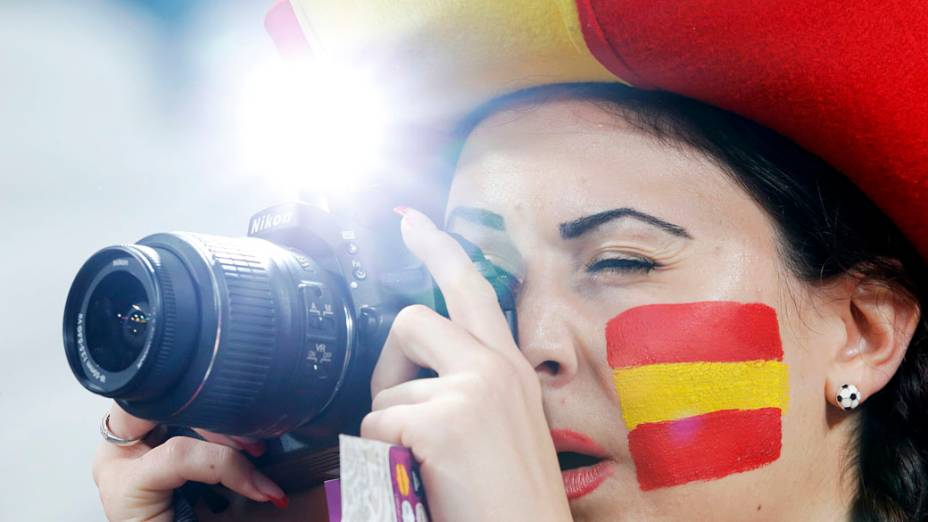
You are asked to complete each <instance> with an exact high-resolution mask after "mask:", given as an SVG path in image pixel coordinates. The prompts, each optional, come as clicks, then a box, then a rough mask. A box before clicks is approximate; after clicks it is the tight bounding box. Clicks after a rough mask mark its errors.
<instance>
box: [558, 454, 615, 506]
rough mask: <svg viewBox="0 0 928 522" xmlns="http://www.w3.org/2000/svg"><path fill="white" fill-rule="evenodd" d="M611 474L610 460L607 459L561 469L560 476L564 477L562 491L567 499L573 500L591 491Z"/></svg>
mask: <svg viewBox="0 0 928 522" xmlns="http://www.w3.org/2000/svg"><path fill="white" fill-rule="evenodd" d="M611 475H612V462H609V461H601V462H598V463H596V464H593V465H592V466H583V467H582V468H576V469H569V470H567V471H562V472H561V478H562V479H564V491H565V492H566V493H567V500H574V499H576V498H580V497H582V496H584V495H586V494H588V493H592V492H593V491H594V490H595V489H596V488H598V487H599V485H600V484H602V483H603V481H605V480H606V479H607V478H609V477H610V476H611Z"/></svg>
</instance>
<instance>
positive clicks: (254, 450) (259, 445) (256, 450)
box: [235, 439, 267, 457]
mask: <svg viewBox="0 0 928 522" xmlns="http://www.w3.org/2000/svg"><path fill="white" fill-rule="evenodd" d="M235 442H238V443H239V445H240V446H241V447H242V449H244V450H245V451H247V452H248V454H249V455H251V456H252V457H260V456H261V455H263V454H264V452H265V450H267V446H265V445H264V442H263V441H260V440H259V441H257V442H251V441H247V440H242V439H235Z"/></svg>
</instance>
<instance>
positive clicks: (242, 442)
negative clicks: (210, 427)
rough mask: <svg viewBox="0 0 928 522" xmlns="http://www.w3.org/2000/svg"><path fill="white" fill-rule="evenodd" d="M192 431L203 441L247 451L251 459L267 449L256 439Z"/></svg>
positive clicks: (205, 431) (200, 430)
mask: <svg viewBox="0 0 928 522" xmlns="http://www.w3.org/2000/svg"><path fill="white" fill-rule="evenodd" d="M193 431H195V432H197V434H198V435H200V436H201V437H203V439H205V440H206V441H208V442H213V443H216V444H222V445H224V446H229V447H232V448H235V449H237V450H242V451H247V452H248V454H249V455H251V456H252V457H260V456H261V455H262V454H263V453H264V451H265V450H266V449H267V448H266V446H265V445H264V442H262V441H260V440H257V439H252V438H248V437H238V436H234V435H223V434H221V433H213V432H211V431H207V430H202V429H199V428H194V430H193Z"/></svg>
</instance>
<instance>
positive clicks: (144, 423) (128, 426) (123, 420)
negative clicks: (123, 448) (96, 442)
mask: <svg viewBox="0 0 928 522" xmlns="http://www.w3.org/2000/svg"><path fill="white" fill-rule="evenodd" d="M155 426H157V424H156V423H154V422H152V421H149V420H145V419H140V418H138V417H133V416H132V415H129V414H128V413H126V410H124V409H122V408H121V407H120V406H119V404H118V403H116V402H115V401H113V406H112V407H110V420H109V429H110V433H112V434H113V435H116V436H117V437H119V438H122V439H135V438H138V437H142V436H144V435H145V434H147V433H149V432H150V431H151V430H152V429H154V427H155Z"/></svg>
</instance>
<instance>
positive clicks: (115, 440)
mask: <svg viewBox="0 0 928 522" xmlns="http://www.w3.org/2000/svg"><path fill="white" fill-rule="evenodd" d="M149 433H151V431H148V432H146V433H143V434H142V435H139V436H138V437H135V438H133V439H124V438H122V437H120V436H118V435H116V434H114V433H113V432H112V431H111V430H110V414H109V412H107V413H106V415H104V416H103V420H101V421H100V435H102V436H103V440H105V441H106V442H109V443H110V444H115V445H116V446H120V447H126V446H134V445H136V444H138V443H139V442H141V441H142V440H143V439H144V438H145V437H147V436H148V434H149Z"/></svg>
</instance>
